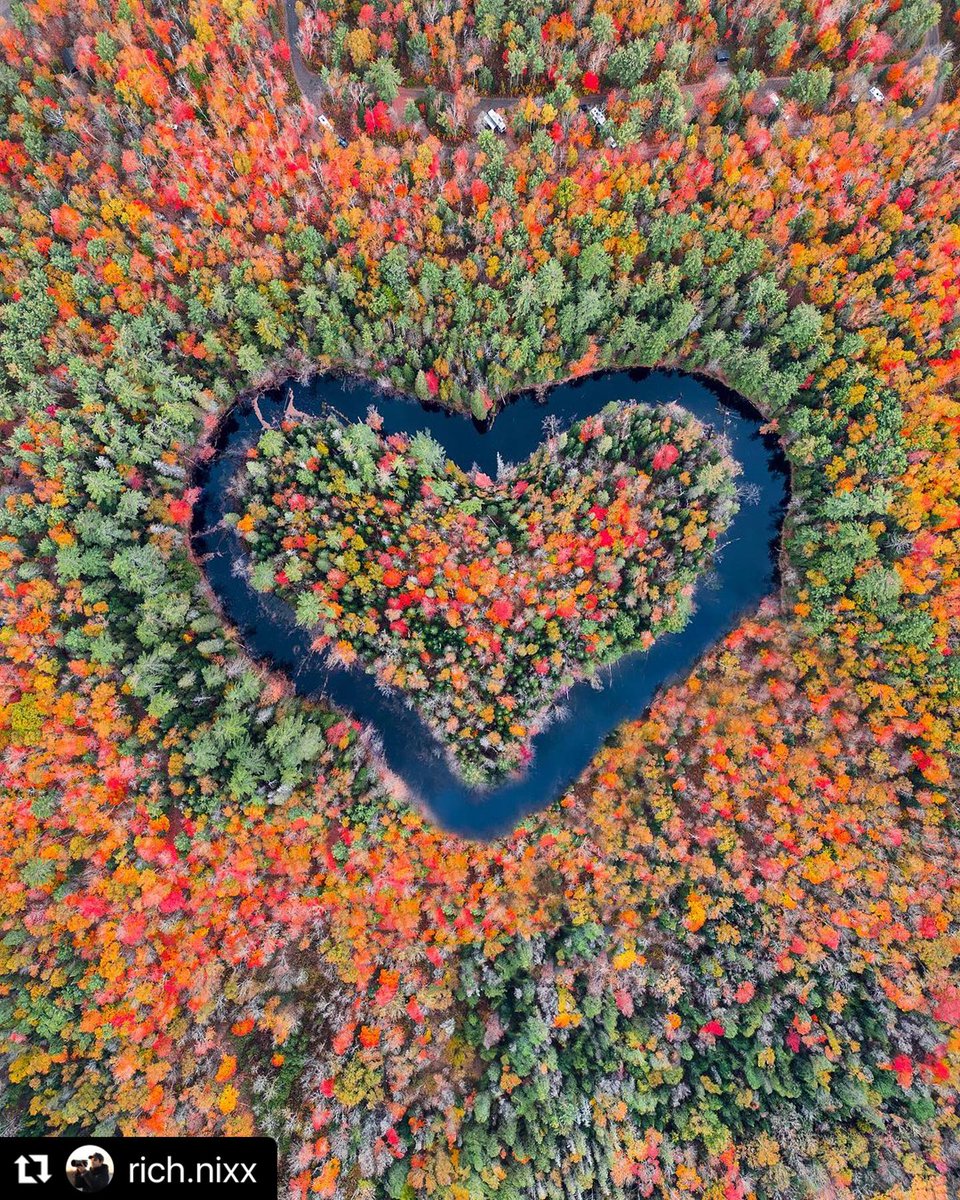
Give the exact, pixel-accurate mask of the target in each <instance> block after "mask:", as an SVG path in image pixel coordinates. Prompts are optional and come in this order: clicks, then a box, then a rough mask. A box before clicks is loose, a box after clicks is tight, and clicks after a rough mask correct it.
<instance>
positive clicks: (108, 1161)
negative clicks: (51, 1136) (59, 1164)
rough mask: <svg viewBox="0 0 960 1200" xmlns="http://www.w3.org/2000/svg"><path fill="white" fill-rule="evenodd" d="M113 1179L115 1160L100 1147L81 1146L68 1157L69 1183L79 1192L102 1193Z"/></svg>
mask: <svg viewBox="0 0 960 1200" xmlns="http://www.w3.org/2000/svg"><path fill="white" fill-rule="evenodd" d="M112 1179H113V1159H112V1158H111V1157H110V1155H109V1154H108V1153H107V1152H106V1150H103V1149H101V1148H100V1147H99V1146H81V1147H80V1148H79V1149H77V1150H71V1152H70V1153H69V1154H68V1155H67V1183H69V1184H70V1186H71V1187H73V1188H76V1190H77V1191H78V1192H102V1191H103V1189H104V1188H105V1187H107V1185H108V1184H109V1183H110V1182H111V1180H112Z"/></svg>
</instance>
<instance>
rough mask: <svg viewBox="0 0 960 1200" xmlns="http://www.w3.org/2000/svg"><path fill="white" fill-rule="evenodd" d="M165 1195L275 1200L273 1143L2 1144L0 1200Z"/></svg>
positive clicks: (123, 1199)
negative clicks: (7, 1199)
mask: <svg viewBox="0 0 960 1200" xmlns="http://www.w3.org/2000/svg"><path fill="white" fill-rule="evenodd" d="M98 1192H102V1193H103V1194H104V1200H127V1198H128V1197H133V1196H140V1197H142V1196H152V1195H156V1196H157V1197H158V1200H160V1198H161V1197H162V1196H163V1195H165V1194H166V1195H169V1196H194V1195H196V1196H200V1195H201V1194H202V1195H203V1196H205V1197H214V1198H215V1197H219V1196H223V1197H227V1196H230V1197H237V1198H246V1197H249V1200H277V1144H276V1142H275V1141H274V1140H273V1139H272V1138H263V1137H236V1138H203V1137H199V1138H185V1137H130V1138H122V1137H105V1138H98V1137H94V1136H91V1137H87V1138H77V1137H70V1138H66V1137H64V1138H60V1137H57V1138H40V1137H37V1138H26V1137H24V1138H20V1137H14V1138H0V1195H2V1196H4V1197H7V1196H9V1197H16V1198H17V1200H20V1198H21V1197H22V1198H23V1200H32V1198H34V1197H35V1198H36V1200H47V1198H48V1197H49V1198H50V1200H54V1197H57V1198H59V1197H69V1198H70V1200H78V1197H81V1196H90V1195H94V1194H96V1193H98Z"/></svg>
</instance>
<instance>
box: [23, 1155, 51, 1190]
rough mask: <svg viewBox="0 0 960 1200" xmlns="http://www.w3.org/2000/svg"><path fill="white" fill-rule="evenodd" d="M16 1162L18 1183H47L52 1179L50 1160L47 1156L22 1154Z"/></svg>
mask: <svg viewBox="0 0 960 1200" xmlns="http://www.w3.org/2000/svg"><path fill="white" fill-rule="evenodd" d="M14 1162H16V1164H17V1183H46V1182H47V1180H48V1179H49V1178H50V1160H49V1157H48V1155H46V1154H29V1155H27V1154H21V1155H20V1157H19V1158H17V1159H14ZM28 1168H29V1169H28Z"/></svg>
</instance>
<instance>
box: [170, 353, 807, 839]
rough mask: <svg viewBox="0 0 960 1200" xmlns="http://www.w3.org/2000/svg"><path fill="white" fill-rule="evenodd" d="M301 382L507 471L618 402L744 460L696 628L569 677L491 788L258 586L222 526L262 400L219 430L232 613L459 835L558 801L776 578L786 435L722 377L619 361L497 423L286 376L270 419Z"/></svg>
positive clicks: (215, 535) (353, 383) (201, 533)
mask: <svg viewBox="0 0 960 1200" xmlns="http://www.w3.org/2000/svg"><path fill="white" fill-rule="evenodd" d="M291 390H292V394H293V400H294V403H295V406H296V408H297V409H298V410H299V411H300V412H302V413H305V414H308V415H311V416H314V415H317V416H319V415H321V414H322V413H324V412H325V411H328V410H329V409H331V408H332V409H333V410H335V411H336V412H337V413H339V414H341V415H342V416H343V417H344V418H346V419H347V420H348V421H356V420H363V419H364V418H365V416H366V412H367V408H368V406H369V405H371V404H373V405H375V406H376V408H377V410H378V411H379V412H380V414H381V416H382V417H383V423H384V433H385V434H389V433H396V432H400V431H405V432H409V433H414V432H416V431H417V430H419V429H426V430H427V431H428V432H429V433H430V434H431V435H432V436H433V437H434V438H435V439H436V440H437V441H438V442H439V443H440V444H441V445H442V446H443V447H444V449H445V450H446V452H447V455H448V456H449V457H450V458H452V459H453V460H454V461H455V462H457V463H458V464H459V465H460V466H461V467H463V468H464V469H465V470H469V468H470V467H471V466H473V465H474V464H476V466H478V467H479V468H480V470H482V471H485V472H486V473H487V474H489V475H491V476H493V477H496V474H497V467H498V457H499V458H502V459H503V460H504V461H505V462H509V463H519V462H521V461H522V460H523V459H525V458H526V457H527V456H528V455H529V454H531V453H532V451H533V450H534V449H535V448H536V446H537V445H538V444H539V442H541V441H542V440H543V437H544V421H545V420H547V419H548V418H549V419H551V420H552V421H557V422H559V423H560V426H561V427H566V426H568V425H570V424H572V423H573V422H575V421H579V420H582V419H583V418H584V417H587V416H590V415H591V414H593V413H596V412H599V411H600V409H602V408H603V407H604V405H606V404H609V403H610V402H611V401H618V402H620V403H628V402H630V401H634V400H635V401H640V402H643V403H646V404H658V403H665V402H668V401H677V402H679V403H680V404H682V405H683V406H684V407H685V408H686V409H688V410H689V411H690V412H692V413H693V414H694V415H695V416H696V417H697V418H699V420H701V421H702V422H704V423H705V424H708V425H711V426H712V427H713V428H714V429H716V430H717V431H718V432H720V433H722V434H723V435H724V436H726V438H727V439H728V442H729V446H730V451H731V453H732V455H733V457H734V458H735V459H736V460H737V461H738V462H739V464H740V466H741V468H742V474H741V475H740V477H739V479H738V483H739V485H740V487H741V489H742V492H743V495H742V497H741V508H740V512H739V513H738V514H737V516H736V517H735V518H734V520H733V522H732V523H731V525H730V527H729V529H728V530H727V532H726V534H725V535H724V537H723V539H722V544H721V550H720V553H719V554H718V556H717V559H716V562H715V569H714V570H713V572H712V573H711V574H710V575H709V576H707V577H706V578H705V579H703V580H701V582H700V583H699V585H698V587H697V591H696V594H695V611H694V614H693V616H692V617H691V619H690V621H689V622H688V624H687V625H686V626H685V628H684V629H683V630H682V631H681V632H680V633H675V634H665V635H663V636H661V637H660V638H659V639H658V640H657V642H656V643H655V644H654V645H653V647H652V648H651V649H650V650H649V651H647V652H646V653H637V654H632V655H629V656H628V657H626V658H623V659H621V660H620V661H619V662H618V663H616V664H615V665H614V666H613V667H610V668H604V670H603V671H602V681H603V687H602V690H599V691H598V690H597V689H596V688H594V687H593V686H591V684H590V683H588V682H583V683H579V684H577V685H575V686H574V687H573V688H571V689H570V691H569V692H568V693H567V695H566V696H565V697H564V698H563V700H562V704H563V712H564V714H565V715H564V716H563V717H562V719H559V720H556V721H554V723H553V724H551V725H550V726H549V727H548V728H547V729H545V730H544V731H543V733H541V734H540V735H539V737H537V738H536V740H535V741H534V743H533V747H534V759H533V761H532V763H531V764H530V765H529V766H528V768H527V770H526V772H525V773H524V774H523V776H522V777H520V778H517V779H511V780H508V781H506V782H504V783H502V784H500V785H498V786H496V787H494V788H491V789H489V790H486V791H477V790H475V789H472V788H470V787H469V786H467V785H466V784H465V783H464V782H463V781H462V780H461V779H460V777H459V776H458V775H457V773H456V772H455V771H453V770H452V769H451V767H450V766H449V765H448V763H447V761H446V759H445V757H444V756H443V753H442V751H441V749H440V747H439V745H438V743H437V742H436V741H435V740H434V738H433V736H432V735H431V733H430V732H429V730H428V729H427V727H426V726H425V724H424V723H423V721H422V720H421V719H420V717H419V716H418V715H417V714H416V712H415V711H413V709H411V708H410V707H409V706H408V705H407V704H406V703H405V701H404V699H403V697H402V696H400V695H384V694H383V693H381V692H380V691H378V690H377V688H376V685H375V683H374V679H373V676H372V675H368V674H367V673H366V672H365V671H363V670H361V669H359V668H354V669H352V670H345V669H343V668H328V667H327V666H326V665H325V664H324V663H323V662H322V660H321V659H320V657H319V656H318V655H317V654H316V653H315V652H314V651H312V650H311V648H310V642H311V634H310V633H309V632H308V631H307V630H305V629H303V628H301V627H300V626H298V625H297V624H296V621H295V620H294V617H293V611H292V609H291V608H290V607H289V606H288V605H287V604H286V603H285V602H284V601H282V600H280V599H279V598H278V597H277V596H274V595H269V594H267V595H263V594H260V593H258V592H256V591H254V590H253V588H252V587H251V586H250V584H249V582H248V580H247V578H246V574H245V572H244V571H243V569H242V564H243V562H244V561H245V559H246V557H247V556H246V551H245V548H244V546H243V543H242V540H241V538H240V537H239V535H238V534H237V533H236V532H234V530H232V529H230V528H227V527H222V526H220V527H218V528H214V527H215V526H219V525H220V522H221V520H222V518H223V516H224V515H225V514H226V513H228V512H230V511H231V509H232V508H233V507H234V503H235V502H234V501H233V500H232V499H231V484H232V483H234V481H235V480H236V478H237V475H238V472H241V471H243V463H244V461H245V460H244V455H245V452H246V450H247V449H248V448H249V447H250V446H252V445H254V444H255V443H256V442H257V440H258V439H259V437H260V435H261V433H262V426H261V424H260V421H259V419H258V417H257V414H256V413H255V412H254V409H253V406H252V404H251V403H250V402H249V401H243V402H241V403H238V404H237V405H235V406H234V408H233V409H232V410H231V412H230V413H229V414H228V415H227V417H226V419H225V420H224V422H223V424H222V426H221V428H220V431H219V435H218V438H217V441H216V446H215V448H216V454H215V455H214V457H213V458H212V459H211V460H210V461H209V462H208V463H205V464H203V466H202V467H201V468H200V469H199V470H198V472H197V475H196V478H195V479H194V484H195V485H196V486H198V487H199V488H200V489H201V492H200V497H199V499H198V501H197V503H196V505H195V510H194V526H193V528H194V537H193V544H194V549H195V551H196V553H197V554H198V555H199V556H200V557H201V559H202V561H203V563H204V569H205V571H206V573H207V577H208V579H209V581H210V585H211V587H212V588H213V590H214V593H215V594H216V596H217V597H218V599H219V601H220V604H221V605H222V607H223V610H224V613H225V615H226V617H227V618H228V620H229V621H230V622H231V623H232V624H233V625H234V626H235V628H236V629H237V631H238V632H239V635H240V637H241V639H242V641H243V643H244V645H245V647H246V649H247V651H248V653H249V654H250V655H251V656H252V657H253V658H255V659H257V660H259V661H262V662H264V663H266V664H268V665H270V666H271V667H273V668H275V669H277V670H280V671H283V672H284V673H285V674H287V675H288V676H289V677H290V678H291V679H292V681H293V683H294V685H295V687H296V690H297V692H298V693H299V694H300V695H302V696H305V697H307V698H309V699H313V700H317V699H320V698H323V699H324V700H325V701H326V702H329V703H332V704H333V705H336V706H337V707H339V708H341V709H343V710H345V711H347V712H349V713H351V714H352V715H353V716H355V717H357V718H358V719H359V720H360V721H362V722H364V723H365V724H368V725H370V726H372V728H373V729H374V731H375V735H376V741H377V743H378V745H379V747H380V749H381V750H382V753H383V757H384V758H385V760H386V763H387V766H388V767H389V768H390V770H391V771H393V772H394V773H395V774H396V775H398V776H399V777H400V778H401V779H402V780H403V781H404V782H405V783H406V785H407V786H408V788H409V789H410V791H411V793H412V794H413V795H414V796H415V797H416V798H417V799H418V800H419V802H420V803H421V804H422V805H423V806H424V807H425V808H426V809H428V810H429V812H430V814H431V815H432V817H433V818H434V819H435V820H436V821H437V822H438V823H439V824H440V825H442V826H443V827H444V828H446V829H449V830H451V831H453V832H455V833H459V834H461V835H463V836H465V837H473V838H489V837H493V836H495V835H496V834H498V833H502V832H504V831H505V830H507V829H510V828H512V827H513V826H514V825H515V824H516V823H517V822H518V821H519V820H521V819H522V818H523V817H524V816H525V815H526V814H527V813H530V812H532V811H534V810H535V809H539V808H544V807H546V805H547V804H549V803H550V802H551V801H552V800H555V799H557V797H558V796H560V795H561V794H562V792H563V789H564V787H565V786H566V785H568V784H569V783H571V782H572V781H573V780H574V779H576V777H577V776H578V775H579V774H580V773H581V772H582V771H583V770H584V768H585V767H586V766H587V764H588V763H589V761H590V759H591V758H592V757H593V755H594V754H595V752H596V751H597V749H598V747H599V746H600V745H601V744H602V742H603V741H604V739H605V738H606V737H607V735H608V734H610V733H611V731H612V730H613V729H614V728H615V727H616V726H617V725H619V724H620V723H621V722H623V721H626V720H629V719H632V718H636V717H639V716H640V715H642V713H643V712H644V710H645V709H646V708H647V707H648V706H649V704H650V701H651V700H652V698H653V696H654V695H655V693H656V692H657V690H658V689H659V688H660V687H661V686H662V685H663V684H664V683H666V682H669V681H671V680H673V679H675V678H676V677H678V676H681V675H683V674H684V673H685V672H687V671H688V670H689V669H690V668H691V667H692V666H693V665H694V663H695V662H696V661H697V659H698V658H699V657H700V656H701V655H702V654H703V653H704V651H705V650H707V649H708V648H709V647H710V646H711V645H713V644H714V643H715V642H716V641H717V640H718V639H719V638H720V637H722V636H723V635H724V634H725V633H726V632H728V631H729V630H730V629H732V628H733V627H734V626H735V625H736V624H737V622H738V620H739V618H740V617H742V616H743V615H744V613H745V612H747V611H749V610H751V609H753V608H755V607H756V605H757V604H758V603H759V601H760V600H761V599H762V598H763V597H764V596H765V595H767V594H768V593H769V592H771V591H773V590H774V588H775V587H776V586H777V582H778V578H777V547H778V543H779V537H780V529H781V526H782V523H783V515H784V511H785V508H786V502H787V498H788V486H787V471H786V463H785V461H784V459H783V456H782V454H781V452H780V450H779V447H778V445H777V442H776V441H775V439H773V438H772V437H764V436H763V435H761V433H760V426H761V424H762V418H760V417H759V415H758V414H757V413H756V412H755V411H754V410H753V409H752V408H750V407H749V406H748V405H747V404H745V403H744V402H743V401H742V400H741V399H740V398H739V397H738V396H737V395H736V394H734V393H732V392H730V391H728V390H727V389H724V388H721V387H720V386H718V385H716V384H714V383H711V382H707V381H705V380H702V379H699V378H695V377H693V376H691V375H685V374H683V373H680V372H673V371H669V372H668V371H651V372H647V371H611V372H606V373H604V374H601V375H592V376H589V377H587V378H585V379H583V380H578V381H576V382H574V383H567V384H562V385H560V386H559V387H555V388H552V389H551V390H550V391H549V392H547V393H546V396H545V399H544V400H538V399H537V398H536V397H535V396H533V395H531V394H522V395H520V396H518V397H517V398H516V399H515V400H513V401H512V402H511V403H510V404H508V405H507V406H506V408H504V409H503V410H502V411H501V412H500V413H499V414H498V416H497V418H496V420H495V421H494V423H493V425H492V427H491V428H490V429H488V430H480V429H478V428H477V427H476V426H475V425H474V423H473V422H471V421H470V420H468V419H466V418H464V417H461V416H454V415H452V414H450V413H447V412H445V411H443V410H438V409H428V408H425V407H423V406H422V405H419V404H418V403H417V402H416V401H415V400H410V399H406V398H403V397H397V396H394V395H392V394H389V393H386V392H384V391H383V390H381V389H379V388H377V387H376V386H375V385H373V384H370V383H367V382H362V381H359V380H342V379H338V378H335V377H333V376H321V377H318V378H316V379H314V380H313V381H312V382H311V383H309V384H307V385H297V384H295V385H293V387H292V389H291V388H288V387H286V386H285V387H284V388H283V389H281V390H280V391H277V392H274V393H271V394H270V395H269V396H267V397H264V398H261V399H260V401H259V404H258V407H259V411H260V414H261V416H262V417H263V419H264V420H265V421H267V422H268V423H269V424H277V423H279V421H280V420H281V418H282V416H283V412H284V408H285V406H286V403H287V398H288V396H289V394H290V392H291Z"/></svg>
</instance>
